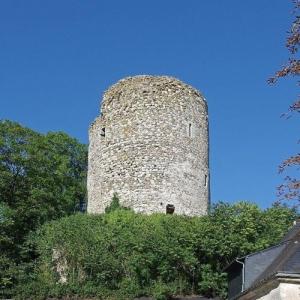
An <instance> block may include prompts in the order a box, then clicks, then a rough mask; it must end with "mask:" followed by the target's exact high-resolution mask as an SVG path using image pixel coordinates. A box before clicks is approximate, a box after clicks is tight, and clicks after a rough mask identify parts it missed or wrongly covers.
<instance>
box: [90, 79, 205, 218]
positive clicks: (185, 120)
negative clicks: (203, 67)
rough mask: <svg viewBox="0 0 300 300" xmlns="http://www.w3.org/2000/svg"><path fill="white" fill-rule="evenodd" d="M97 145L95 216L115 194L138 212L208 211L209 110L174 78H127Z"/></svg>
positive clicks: (104, 112)
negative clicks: (171, 208) (173, 208)
mask: <svg viewBox="0 0 300 300" xmlns="http://www.w3.org/2000/svg"><path fill="white" fill-rule="evenodd" d="M89 139H90V145H89V167H88V207H87V211H88V213H102V212H104V210H105V207H107V206H108V205H109V204H110V202H111V199H112V196H113V193H115V192H116V193H117V194H118V195H119V198H120V202H121V204H122V205H123V206H127V207H131V208H133V209H134V210H135V211H136V212H142V213H147V214H150V213H154V212H162V213H165V212H166V207H167V206H168V205H169V206H171V207H173V206H174V207H175V213H176V214H184V215H188V216H195V215H203V214H206V213H207V210H208V206H209V167H208V117H207V104H206V101H205V99H204V98H203V96H202V95H201V94H200V93H199V92H198V91H197V90H195V89H194V88H192V87H191V86H189V85H187V84H184V83H183V82H181V81H179V80H177V79H175V78H172V77H167V76H135V77H129V78H125V79H123V80H120V81H119V82H117V83H116V84H115V85H113V86H112V87H111V88H110V89H108V90H107V91H106V92H105V94H104V97H103V100H102V106H101V114H100V116H99V117H97V118H96V120H95V121H94V122H93V123H92V125H91V126H90V130H89ZM169 206H168V207H169Z"/></svg>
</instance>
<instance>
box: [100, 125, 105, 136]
mask: <svg viewBox="0 0 300 300" xmlns="http://www.w3.org/2000/svg"><path fill="white" fill-rule="evenodd" d="M100 135H101V136H102V137H105V127H103V128H102V129H101V133H100Z"/></svg>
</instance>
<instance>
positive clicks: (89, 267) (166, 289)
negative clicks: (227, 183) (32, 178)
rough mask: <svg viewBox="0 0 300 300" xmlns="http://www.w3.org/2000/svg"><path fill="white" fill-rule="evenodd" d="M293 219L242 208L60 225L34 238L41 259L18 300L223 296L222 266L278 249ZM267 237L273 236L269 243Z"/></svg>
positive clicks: (287, 213)
mask: <svg viewBox="0 0 300 300" xmlns="http://www.w3.org/2000/svg"><path fill="white" fill-rule="evenodd" d="M278 216H280V218H281V221H280V222H279V221H278ZM282 218H284V221H283V220H282ZM293 218H295V212H294V211H291V210H289V209H287V208H284V207H277V208H272V209H269V210H266V211H261V210H260V209H259V208H258V207H257V206H256V205H253V204H249V203H245V202H241V203H238V204H235V205H229V204H224V203H220V204H218V205H217V206H215V207H214V208H213V210H212V213H211V215H210V216H203V217H194V218H190V217H184V216H177V215H162V214H153V215H150V216H146V215H141V214H135V213H134V212H133V211H131V210H124V209H120V208H119V209H115V210H112V211H110V213H108V214H102V215H97V216H95V215H83V214H77V215H73V216H69V217H65V218H62V219H60V220H57V221H53V222H51V223H48V224H45V225H44V226H43V227H42V228H41V229H40V230H39V231H38V232H37V233H36V235H35V237H34V239H33V242H34V243H35V245H36V247H37V252H38V253H39V259H38V260H37V264H36V266H35V271H34V274H33V276H32V277H31V278H29V279H28V280H27V282H26V280H25V281H23V282H22V284H21V285H20V286H19V287H18V289H17V294H18V295H19V297H20V298H21V299H24V298H26V297H33V298H34V299H38V298H42V299H43V298H46V297H60V296H62V295H63V296H66V295H78V296H81V297H93V296H97V297H98V298H100V299H133V298H134V297H137V296H154V297H155V298H156V299H167V298H168V297H170V296H171V295H175V294H197V293H201V294H203V295H206V296H215V295H220V296H224V295H226V276H225V274H223V273H222V269H223V268H224V267H225V266H226V265H227V264H228V262H230V261H231V260H232V259H233V258H235V256H239V255H245V254H247V253H249V252H252V251H256V250H259V249H262V248H264V247H266V246H269V245H271V244H273V243H276V242H277V241H278V239H279V238H280V237H281V236H282V235H283V234H284V232H285V231H286V230H287V228H288V227H289V224H292V221H291V220H292V219H293ZM273 229H274V232H276V234H272V235H271V236H270V238H268V232H269V231H270V230H271V231H272V230H273ZM275 229H276V230H275ZM54 254H55V255H54ZM64 276H65V277H66V282H64V281H63V278H64ZM24 287H26V288H24Z"/></svg>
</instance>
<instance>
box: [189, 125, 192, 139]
mask: <svg viewBox="0 0 300 300" xmlns="http://www.w3.org/2000/svg"><path fill="white" fill-rule="evenodd" d="M189 137H192V124H191V123H189Z"/></svg>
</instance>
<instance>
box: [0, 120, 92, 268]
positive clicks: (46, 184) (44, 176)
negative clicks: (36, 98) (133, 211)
mask: <svg viewBox="0 0 300 300" xmlns="http://www.w3.org/2000/svg"><path fill="white" fill-rule="evenodd" d="M86 170H87V147H86V145H82V144H80V143H79V142H78V141H77V140H76V139H73V138H71V137H69V136H68V135H67V134H65V133H62V132H50V133H47V134H45V135H44V134H40V133H37V132H35V131H33V130H31V129H28V128H26V127H22V126H21V125H19V124H17V123H15V122H11V121H8V120H2V121H0V205H1V206H0V207H1V209H0V220H1V218H2V220H5V218H6V217H5V215H6V216H7V215H8V214H9V216H10V220H11V224H9V230H8V227H7V226H6V225H5V224H6V223H5V221H4V223H3V222H2V223H0V226H1V237H0V239H1V240H0V243H1V247H2V249H1V254H3V255H5V257H6V258H7V259H11V260H12V261H14V262H15V263H16V264H19V263H20V262H23V261H24V260H26V259H30V256H31V253H30V252H28V250H26V247H25V248H24V245H25V244H24V241H25V240H26V237H27V235H28V234H29V233H30V232H31V231H34V230H35V229H36V228H38V227H39V226H40V225H41V224H43V223H45V222H46V221H49V220H53V219H57V218H59V217H62V216H65V215H69V214H72V213H73V212H74V208H75V206H76V205H78V203H79V201H81V200H83V199H84V197H85V194H86V190H85V186H86ZM1 211H2V213H1ZM8 212H9V213H8ZM4 242H5V245H4V244H3V243H4Z"/></svg>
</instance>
